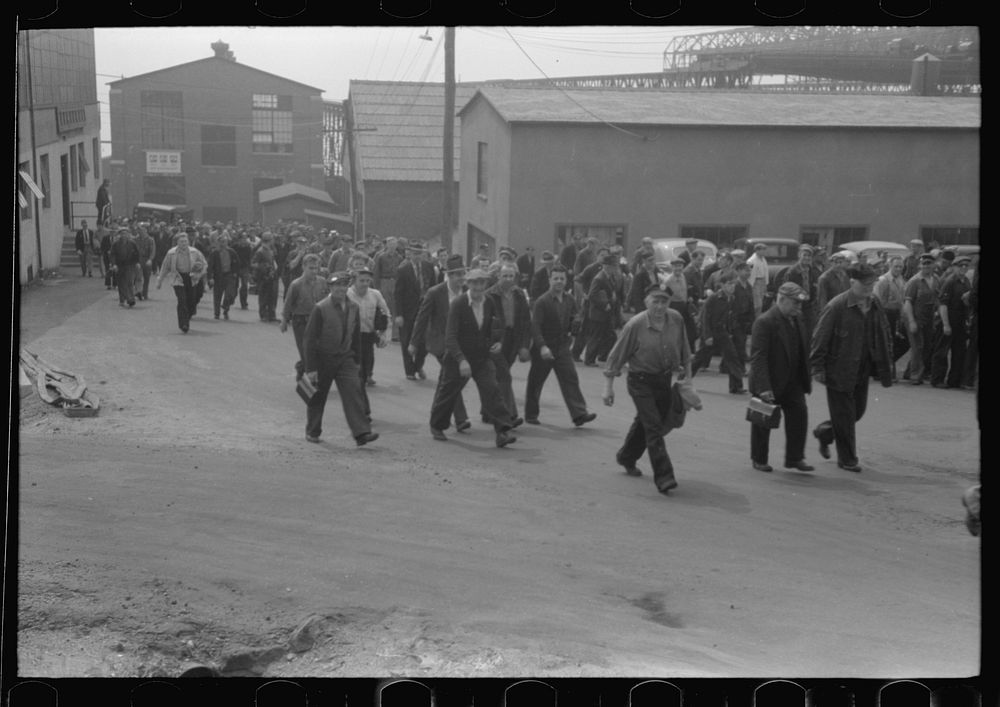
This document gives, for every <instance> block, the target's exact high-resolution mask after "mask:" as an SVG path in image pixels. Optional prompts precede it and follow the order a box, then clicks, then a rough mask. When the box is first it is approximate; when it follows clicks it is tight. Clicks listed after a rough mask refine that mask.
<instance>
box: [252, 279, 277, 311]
mask: <svg viewBox="0 0 1000 707" xmlns="http://www.w3.org/2000/svg"><path fill="white" fill-rule="evenodd" d="M277 307H278V279H277V278H275V277H270V278H267V279H265V280H263V281H262V282H258V283H257V314H258V316H260V320H261V321H262V322H273V321H274V320H275V318H276V315H275V310H276V309H277Z"/></svg>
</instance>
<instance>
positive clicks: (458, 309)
mask: <svg viewBox="0 0 1000 707" xmlns="http://www.w3.org/2000/svg"><path fill="white" fill-rule="evenodd" d="M498 315H499V313H498V312H497V309H496V302H495V300H494V299H493V298H492V297H486V298H484V300H483V324H482V326H481V327H480V326H476V315H475V314H473V313H472V305H470V304H469V296H468V294H466V293H463V294H462V296H461V297H456V298H455V299H453V300H452V301H451V304H449V305H448V324H447V326H446V327H445V337H444V340H445V351H446V352H447V353H446V355H447V356H449V357H451V358H453V359H455V360H456V361H468V362H469V363H470V364H471V365H473V366H475V365H477V364H480V363H483V362H484V361H486V360H487V359H489V357H490V346H492V345H493V344H494V343H496V342H498V341H500V340H501V339H502V338H503V329H504V322H503V318H502V317H498Z"/></svg>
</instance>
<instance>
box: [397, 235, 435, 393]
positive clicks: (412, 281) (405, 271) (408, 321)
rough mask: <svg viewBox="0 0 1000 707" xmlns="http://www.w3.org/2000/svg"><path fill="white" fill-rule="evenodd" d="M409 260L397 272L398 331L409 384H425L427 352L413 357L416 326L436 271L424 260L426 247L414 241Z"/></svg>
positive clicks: (418, 353)
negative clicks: (423, 301) (423, 381)
mask: <svg viewBox="0 0 1000 707" xmlns="http://www.w3.org/2000/svg"><path fill="white" fill-rule="evenodd" d="M406 255H407V259H406V260H405V261H403V262H402V264H400V266H399V268H398V269H397V270H396V283H395V292H394V293H393V296H394V298H395V301H396V327H397V328H398V329H399V348H400V349H401V350H402V352H403V372H404V373H405V374H406V377H407V379H409V380H411V381H412V380H417V379H419V380H424V379H425V378H426V377H427V375H426V374H425V373H424V359H426V358H427V350H426V349H424V348H422V347H419V346H418V347H417V349H416V355H412V354H410V339H411V338H412V336H413V325H414V324H415V323H416V321H417V312H419V311H420V301H421V300H422V299H423V297H424V295H425V294H426V293H427V290H428V289H430V288H431V287H433V286H434V267H433V266H432V265H431V264H430V263H429V262H427V259H426V258H425V257H424V246H423V244H422V243H419V242H417V241H414V242H413V243H410V244H409V245H408V246H407V248H406Z"/></svg>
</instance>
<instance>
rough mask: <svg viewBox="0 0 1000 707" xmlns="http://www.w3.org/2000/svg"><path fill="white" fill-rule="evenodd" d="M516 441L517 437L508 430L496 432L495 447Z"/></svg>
mask: <svg viewBox="0 0 1000 707" xmlns="http://www.w3.org/2000/svg"><path fill="white" fill-rule="evenodd" d="M516 441H517V437H515V436H514V435H512V434H511V433H510V432H498V433H497V447H506V446H507V445H508V444H510V443H512V442H516Z"/></svg>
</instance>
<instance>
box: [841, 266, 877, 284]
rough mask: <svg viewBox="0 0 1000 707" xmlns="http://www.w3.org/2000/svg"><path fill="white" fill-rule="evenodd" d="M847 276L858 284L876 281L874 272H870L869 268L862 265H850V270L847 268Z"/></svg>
mask: <svg viewBox="0 0 1000 707" xmlns="http://www.w3.org/2000/svg"><path fill="white" fill-rule="evenodd" d="M847 276H848V277H849V278H851V279H852V280H857V281H858V282H861V283H864V284H866V285H867V284H869V283H871V282H875V280H876V279H878V275H876V274H875V271H874V270H872V268H871V267H870V266H868V265H865V264H864V263H861V264H858V265H852V266H851V267H850V268H848V269H847Z"/></svg>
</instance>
